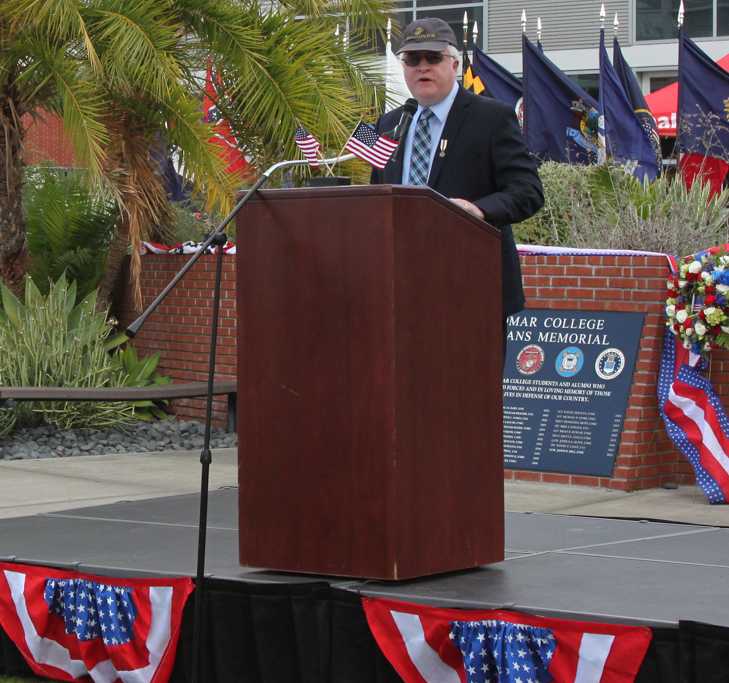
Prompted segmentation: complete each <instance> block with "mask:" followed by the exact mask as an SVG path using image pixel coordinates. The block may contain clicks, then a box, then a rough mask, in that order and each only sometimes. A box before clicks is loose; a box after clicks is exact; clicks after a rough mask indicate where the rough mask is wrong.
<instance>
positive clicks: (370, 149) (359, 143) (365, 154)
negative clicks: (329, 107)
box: [345, 121, 397, 168]
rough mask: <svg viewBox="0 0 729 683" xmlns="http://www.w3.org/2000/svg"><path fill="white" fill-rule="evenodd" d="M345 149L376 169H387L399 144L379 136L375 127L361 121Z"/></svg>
mask: <svg viewBox="0 0 729 683" xmlns="http://www.w3.org/2000/svg"><path fill="white" fill-rule="evenodd" d="M345 149H348V150H349V151H350V152H352V154H354V155H356V156H358V157H359V158H360V159H364V160H365V161H366V162H368V163H370V164H372V165H373V166H374V167H376V168H385V166H386V165H387V162H388V161H389V160H390V157H391V156H392V153H393V152H394V151H395V150H396V149H397V142H396V141H395V140H390V138H388V137H385V136H384V135H378V134H377V131H376V130H375V129H374V127H372V126H370V125H369V124H367V123H363V122H362V121H360V122H359V123H358V124H357V127H356V128H355V129H354V132H353V133H352V135H351V136H350V138H349V140H347V144H346V145H345Z"/></svg>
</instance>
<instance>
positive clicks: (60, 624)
mask: <svg viewBox="0 0 729 683" xmlns="http://www.w3.org/2000/svg"><path fill="white" fill-rule="evenodd" d="M192 590H193V584H192V580H191V579H189V578H180V579H119V578H110V577H100V576H91V575H88V574H79V573H76V572H68V571H63V570H59V569H53V568H50V567H36V566H29V565H21V564H7V563H0V626H2V628H3V629H4V630H5V633H7V635H8V637H10V639H11V640H12V641H13V642H14V643H15V645H16V647H17V648H18V649H19V650H20V652H21V653H22V655H23V657H24V658H25V660H26V661H27V662H28V665H29V666H30V668H31V669H33V671H34V672H35V673H36V674H37V675H39V676H45V677H48V678H52V679H55V680H60V681H75V680H77V679H79V678H81V677H82V676H86V675H88V676H90V677H91V678H92V680H93V681H94V683H114V682H115V681H119V680H124V681H135V683H165V681H167V680H168V679H169V676H170V674H171V672H172V667H173V665H174V661H175V653H176V650H177V641H178V638H179V634H180V625H181V623H182V610H183V607H184V606H185V602H186V600H187V598H188V596H189V595H190V593H191V592H192Z"/></svg>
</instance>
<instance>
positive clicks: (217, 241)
mask: <svg viewBox="0 0 729 683" xmlns="http://www.w3.org/2000/svg"><path fill="white" fill-rule="evenodd" d="M354 158H355V155H354V154H345V155H343V156H338V157H333V158H331V159H322V160H321V161H320V163H322V164H324V165H327V164H335V163H338V162H341V161H349V160H350V159H354ZM307 163H308V161H307V160H306V159H295V160H290V161H279V162H278V163H276V164H273V166H270V167H269V168H267V169H266V170H265V171H264V172H263V173H262V174H261V177H260V178H258V180H256V182H255V183H254V184H253V186H252V187H251V188H250V189H249V190H248V191H247V192H246V193H245V195H244V196H243V197H242V198H241V199H240V200H239V201H238V203H237V204H236V205H235V206H234V207H233V209H232V210H231V212H230V213H229V214H228V215H227V216H226V217H225V218H224V219H223V220H222V222H221V223H220V224H219V225H218V226H217V227H216V228H215V229H214V230H213V231H212V232H211V233H210V234H209V235H208V236H207V237H206V238H205V240H204V241H203V242H202V244H201V245H200V247H199V248H198V250H197V251H196V252H195V253H194V254H192V256H191V257H190V258H189V259H188V261H187V262H186V263H185V265H184V266H183V267H182V268H180V270H179V271H178V272H177V274H176V275H175V276H174V277H173V278H172V280H170V282H169V283H168V284H167V286H166V287H165V288H164V289H163V290H162V291H161V292H160V293H159V294H158V295H157V296H156V298H155V299H154V301H153V302H152V303H151V304H150V305H149V306H147V308H146V309H145V310H144V311H143V313H142V314H141V315H140V316H139V317H138V318H137V319H136V320H134V322H132V323H131V324H130V325H129V326H128V327H127V328H126V334H127V336H129V337H135V336H136V335H137V333H138V332H139V330H140V329H141V327H142V325H144V323H145V322H146V320H147V318H149V316H150V315H152V313H154V311H155V310H157V307H158V306H159V305H160V304H161V303H162V302H163V301H164V300H165V299H166V298H167V295H168V294H169V293H170V292H171V291H172V290H173V289H174V288H175V287H176V286H177V283H178V282H179V281H180V280H181V279H182V278H183V277H184V276H185V274H186V273H187V271H188V270H190V268H192V266H193V265H195V262H196V261H197V260H198V259H199V258H200V257H201V256H202V255H203V254H204V253H205V251H206V249H207V248H208V247H209V246H211V245H214V246H216V247H217V259H216V266H215V287H214V293H213V311H212V320H211V323H210V355H209V357H208V387H207V394H206V409H205V436H204V438H203V447H202V451H201V452H200V464H201V473H200V517H199V523H198V543H197V574H196V579H195V616H194V622H193V637H192V671H191V683H197V681H198V680H199V676H200V671H199V669H200V660H201V657H200V649H201V647H202V638H203V634H204V632H205V629H204V623H203V597H204V585H205V546H206V542H207V526H208V490H209V485H210V465H211V463H212V459H213V458H212V453H211V451H210V435H211V431H212V414H213V384H214V380H215V357H216V351H217V345H218V317H219V313H220V283H221V279H222V272H223V246H224V245H225V243H226V242H227V239H228V238H227V236H226V235H225V232H224V230H225V227H226V226H227V225H228V223H230V222H231V221H232V220H233V218H235V217H236V215H237V214H238V213H239V211H240V210H241V209H242V208H243V206H244V205H245V204H246V202H248V200H249V199H250V198H251V197H252V196H253V195H254V194H255V193H256V192H257V191H258V190H259V189H260V188H261V187H262V186H263V185H265V183H266V182H267V181H268V179H269V178H270V177H271V175H272V174H273V173H275V172H276V171H279V170H281V169H283V168H288V167H290V166H303V165H304V164H307Z"/></svg>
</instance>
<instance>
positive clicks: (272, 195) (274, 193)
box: [250, 185, 501, 237]
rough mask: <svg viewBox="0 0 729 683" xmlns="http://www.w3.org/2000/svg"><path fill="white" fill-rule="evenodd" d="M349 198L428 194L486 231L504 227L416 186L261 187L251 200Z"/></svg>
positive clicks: (430, 189) (431, 191) (430, 190)
mask: <svg viewBox="0 0 729 683" xmlns="http://www.w3.org/2000/svg"><path fill="white" fill-rule="evenodd" d="M343 196H347V197H357V198H360V197H395V198H396V197H418V196H420V197H425V196H429V197H431V198H432V199H433V200H434V201H436V202H437V203H439V204H441V205H443V206H445V207H447V208H448V209H449V210H451V211H454V212H455V213H456V214H458V215H460V216H461V217H462V218H465V219H467V220H468V221H469V222H471V223H473V224H474V225H476V226H478V227H479V228H481V229H482V230H488V231H490V232H493V233H494V234H495V235H498V236H499V237H501V230H499V229H498V228H495V227H494V226H493V225H491V224H490V223H487V222H485V221H482V220H479V219H478V218H475V217H474V216H472V215H471V214H470V213H468V212H467V211H464V210H463V209H462V208H461V207H460V206H457V205H456V204H454V203H453V202H451V201H450V200H449V199H448V198H447V197H444V196H443V195H442V194H440V193H439V192H436V191H435V190H434V189H433V188H431V187H427V186H423V187H416V186H414V185H332V186H325V187H290V188H275V189H268V190H265V189H262V190H258V192H257V194H255V195H253V196H252V197H251V199H250V201H266V200H270V199H309V198H311V199H325V198H328V197H331V198H337V197H339V198H341V197H343Z"/></svg>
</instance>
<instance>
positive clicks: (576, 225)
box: [514, 162, 729, 255]
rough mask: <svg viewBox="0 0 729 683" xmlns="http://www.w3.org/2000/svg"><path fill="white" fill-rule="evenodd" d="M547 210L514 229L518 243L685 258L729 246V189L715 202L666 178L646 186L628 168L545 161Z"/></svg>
mask: <svg viewBox="0 0 729 683" xmlns="http://www.w3.org/2000/svg"><path fill="white" fill-rule="evenodd" d="M539 175H540V177H541V179H542V184H543V185H544V199H545V202H544V208H543V209H542V210H541V211H540V212H539V213H537V214H536V215H535V216H533V217H532V218H530V219H529V220H527V221H524V222H523V223H520V224H517V225H515V226H514V232H515V236H516V240H517V242H522V243H528V244H544V245H557V246H567V247H585V248H603V249H638V250H647V251H656V252H663V253H668V254H675V255H683V254H690V253H694V252H696V251H698V250H700V249H703V248H705V247H709V246H712V245H715V244H724V243H725V242H727V241H729V229H728V225H729V191H727V190H725V191H723V192H721V193H720V194H717V195H715V196H714V197H710V196H709V195H710V191H709V187H708V185H702V184H701V183H694V184H693V186H692V187H691V188H690V189H687V188H686V185H685V183H684V182H683V180H682V179H681V178H680V177H669V176H667V175H663V176H661V177H660V178H658V179H657V180H656V181H654V182H653V183H645V184H642V183H640V182H639V181H638V180H636V179H635V178H634V177H633V176H632V175H630V174H629V173H627V172H626V170H625V169H624V168H623V167H620V166H615V165H595V166H571V165H569V164H558V163H555V162H546V163H544V164H542V166H541V167H540V169H539Z"/></svg>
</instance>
